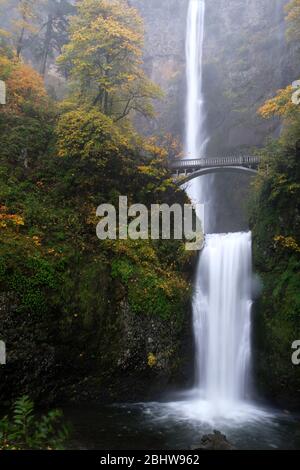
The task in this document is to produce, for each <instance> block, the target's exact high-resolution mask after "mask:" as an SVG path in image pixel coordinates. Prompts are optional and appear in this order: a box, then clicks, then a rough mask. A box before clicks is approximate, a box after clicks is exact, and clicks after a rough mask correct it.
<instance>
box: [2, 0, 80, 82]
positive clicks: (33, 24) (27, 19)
mask: <svg viewBox="0 0 300 470" xmlns="http://www.w3.org/2000/svg"><path fill="white" fill-rule="evenodd" d="M74 11H75V7H74V6H73V5H72V3H71V2H70V1H68V0H4V8H2V14H4V17H7V20H8V26H7V29H6V30H3V29H2V30H0V36H1V37H2V39H6V41H7V40H9V39H10V42H11V43H12V45H13V48H14V51H15V54H16V56H17V57H18V58H20V56H21V55H24V54H25V56H27V58H28V57H30V59H33V61H34V62H35V63H36V66H37V68H38V69H39V71H40V73H41V75H45V72H46V67H47V61H48V59H49V57H50V56H52V57H54V56H55V54H56V55H58V54H61V50H62V46H63V45H64V44H65V43H66V42H67V39H68V33H67V30H68V17H69V15H71V14H72V13H73V12H74ZM11 18H13V19H12V20H11V21H9V20H10V19H11Z"/></svg>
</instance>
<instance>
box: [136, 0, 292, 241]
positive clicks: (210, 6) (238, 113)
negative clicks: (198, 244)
mask: <svg viewBox="0 0 300 470" xmlns="http://www.w3.org/2000/svg"><path fill="white" fill-rule="evenodd" d="M188 1H189V0H164V1H159V0H152V1H151V2H146V1H144V0H131V1H130V3H131V4H132V5H133V6H135V7H136V8H138V10H139V11H140V12H141V14H142V16H143V18H144V20H145V28H146V41H145V67H146V69H147V71H148V73H149V74H150V76H151V77H152V79H153V80H155V81H156V82H157V83H159V84H160V85H161V87H162V88H163V90H164V91H165V98H164V100H163V102H160V103H158V104H157V110H158V116H157V119H156V120H155V122H151V123H143V128H144V130H145V131H147V130H149V129H150V130H151V131H153V130H154V131H156V132H157V133H158V134H160V133H163V132H164V133H166V132H171V133H173V134H175V135H177V136H179V137H180V138H181V141H182V142H183V139H184V117H185V94H186V81H185V33H186V16H187V7H188ZM287 3H288V1H287V0H206V20H205V44H204V62H205V64H204V77H203V78H204V94H205V102H206V113H207V119H206V126H207V129H208V135H209V137H210V140H209V144H208V149H207V154H208V155H211V156H215V155H219V154H221V155H226V154H232V153H234V154H235V153H239V152H243V153H249V152H250V153H251V152H252V151H253V149H255V148H257V147H261V146H262V145H263V144H264V142H265V141H266V138H267V137H268V136H270V135H274V136H276V135H278V132H279V130H280V124H279V122H278V121H276V120H273V121H268V122H266V121H263V120H262V119H261V118H259V117H258V116H257V109H258V108H259V107H260V105H261V104H262V103H263V102H264V101H265V100H266V99H267V98H268V97H270V96H273V95H274V93H275V92H276V91H277V90H278V89H279V88H282V87H285V86H286V85H288V84H290V83H291V82H292V81H293V80H296V79H298V78H299V76H300V65H299V61H298V51H297V49H296V48H295V45H293V44H288V43H287V41H286V38H285V21H284V18H285V11H284V7H285V5H286V4H287ZM249 183H250V181H249V178H248V177H247V176H246V177H243V176H234V175H230V174H228V176H226V179H225V178H224V176H223V175H221V176H217V175H216V176H215V179H214V201H213V206H214V213H215V224H214V227H213V231H215V232H223V231H237V230H245V229H247V226H248V223H247V217H245V204H244V202H243V203H242V204H241V201H246V199H247V194H248V192H249Z"/></svg>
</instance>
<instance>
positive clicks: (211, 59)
mask: <svg viewBox="0 0 300 470" xmlns="http://www.w3.org/2000/svg"><path fill="white" fill-rule="evenodd" d="M286 3H287V0H274V1H272V2H270V1H269V0H251V1H249V2H245V1H242V0H216V1H214V2H211V1H209V0H207V10H206V45H205V51H204V56H205V59H204V60H205V71H204V82H205V95H206V104H207V125H208V128H209V135H210V136H211V141H210V145H209V149H208V151H209V153H212V154H215V153H216V152H219V151H220V149H222V150H223V152H224V151H225V152H235V151H238V150H244V151H247V150H248V149H250V148H251V147H253V146H261V145H263V143H264V141H265V138H266V136H267V135H268V134H270V133H272V132H273V133H274V134H275V135H276V133H277V132H278V131H279V124H278V122H276V121H274V122H273V123H269V122H265V121H263V120H262V119H260V118H259V117H258V116H257V114H256V113H257V109H258V107H259V106H260V105H261V104H262V103H263V102H264V101H265V100H266V99H267V98H268V97H270V96H273V94H274V93H275V92H276V90H278V89H279V88H281V87H284V86H286V85H288V84H290V83H291V82H292V81H293V80H295V79H296V78H297V77H298V76H299V74H300V68H299V65H298V61H297V60H295V47H294V46H293V45H291V44H287V42H286V40H285V32H286V31H285V29H286V24H285V20H284V17H285V12H284V6H285V4H286Z"/></svg>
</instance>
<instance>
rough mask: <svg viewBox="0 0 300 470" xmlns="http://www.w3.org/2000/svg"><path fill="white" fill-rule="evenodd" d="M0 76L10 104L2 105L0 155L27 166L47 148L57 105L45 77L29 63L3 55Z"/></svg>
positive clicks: (0, 110) (0, 115)
mask: <svg viewBox="0 0 300 470" xmlns="http://www.w3.org/2000/svg"><path fill="white" fill-rule="evenodd" d="M0 79H2V80H5V81H6V86H7V104H6V105H5V106H1V108H0V133H1V144H2V145H1V149H0V157H4V158H5V159H8V160H9V161H12V162H14V163H15V164H16V163H18V162H19V161H21V162H22V164H23V165H24V166H25V167H26V168H27V167H28V166H29V165H30V162H31V161H32V160H33V159H36V158H37V157H38V156H39V154H40V153H41V152H43V151H45V148H47V145H48V141H49V139H50V137H51V132H52V127H51V124H52V121H53V115H54V108H53V106H52V104H51V102H50V100H49V98H48V97H47V94H46V90H45V87H44V83H43V80H42V77H41V76H40V75H39V74H38V73H37V72H36V71H35V70H33V69H32V68H31V67H30V66H29V65H26V64H22V63H20V62H18V61H16V60H15V59H9V58H7V57H4V56H3V57H1V58H0Z"/></svg>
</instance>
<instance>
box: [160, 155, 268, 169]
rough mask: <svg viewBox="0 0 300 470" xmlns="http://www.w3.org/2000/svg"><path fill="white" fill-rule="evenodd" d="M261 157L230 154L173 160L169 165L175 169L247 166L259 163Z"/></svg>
mask: <svg viewBox="0 0 300 470" xmlns="http://www.w3.org/2000/svg"><path fill="white" fill-rule="evenodd" d="M259 162H260V157H258V156H254V155H241V156H239V155H230V156H225V157H216V158H196V159H185V160H173V161H171V162H170V164H169V167H170V168H171V169H174V170H187V169H193V168H207V167H214V166H236V165H237V166H247V165H257V164H258V163H259Z"/></svg>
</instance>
